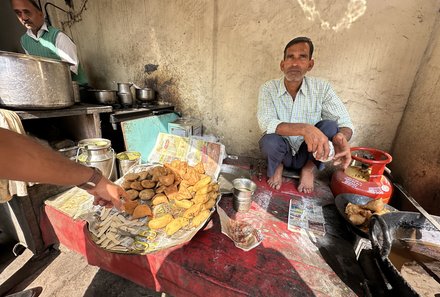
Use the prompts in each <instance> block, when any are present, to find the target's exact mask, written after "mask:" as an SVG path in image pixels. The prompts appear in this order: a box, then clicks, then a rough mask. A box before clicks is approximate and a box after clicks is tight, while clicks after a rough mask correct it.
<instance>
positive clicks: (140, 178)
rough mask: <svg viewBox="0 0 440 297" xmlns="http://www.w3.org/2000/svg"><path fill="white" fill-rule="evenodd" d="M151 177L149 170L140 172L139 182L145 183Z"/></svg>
mask: <svg viewBox="0 0 440 297" xmlns="http://www.w3.org/2000/svg"><path fill="white" fill-rule="evenodd" d="M149 175H150V173H149V172H148V171H147V170H145V171H141V172H139V177H138V181H143V180H145V179H147V178H148V176H149Z"/></svg>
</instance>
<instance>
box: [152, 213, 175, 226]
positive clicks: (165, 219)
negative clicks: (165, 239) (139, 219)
mask: <svg viewBox="0 0 440 297" xmlns="http://www.w3.org/2000/svg"><path fill="white" fill-rule="evenodd" d="M172 220H173V216H172V215H171V214H169V213H167V214H165V215H163V216H161V217H158V218H154V219H152V220H150V221H149V222H148V227H150V228H151V229H160V228H164V227H165V226H166V225H168V224H169V223H170V222H171V221H172Z"/></svg>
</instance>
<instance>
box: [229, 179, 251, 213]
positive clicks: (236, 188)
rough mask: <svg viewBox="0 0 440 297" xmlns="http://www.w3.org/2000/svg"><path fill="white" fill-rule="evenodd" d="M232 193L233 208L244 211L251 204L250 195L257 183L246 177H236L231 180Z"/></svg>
mask: <svg viewBox="0 0 440 297" xmlns="http://www.w3.org/2000/svg"><path fill="white" fill-rule="evenodd" d="M232 186H233V192H232V193H233V194H234V200H233V204H234V209H235V210H236V211H239V212H246V211H248V210H249V208H250V207H251V204H252V195H254V192H255V190H256V189H257V185H256V184H255V183H254V182H253V181H252V180H250V179H248V178H236V179H234V180H233V181H232Z"/></svg>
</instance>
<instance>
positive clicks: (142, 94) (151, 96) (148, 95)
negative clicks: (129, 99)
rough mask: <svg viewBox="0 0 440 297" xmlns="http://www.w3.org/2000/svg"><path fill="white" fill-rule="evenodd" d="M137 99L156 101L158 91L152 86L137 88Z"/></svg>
mask: <svg viewBox="0 0 440 297" xmlns="http://www.w3.org/2000/svg"><path fill="white" fill-rule="evenodd" d="M135 92H136V99H138V100H140V101H144V102H146V101H154V100H155V99H156V93H155V92H154V90H153V89H150V88H142V89H136V91H135Z"/></svg>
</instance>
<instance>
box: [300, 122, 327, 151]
mask: <svg viewBox="0 0 440 297" xmlns="http://www.w3.org/2000/svg"><path fill="white" fill-rule="evenodd" d="M304 129H305V131H304V135H303V137H304V141H305V142H306V144H307V150H308V151H309V152H310V153H315V155H314V156H315V158H316V160H325V159H327V158H328V154H329V153H330V148H329V146H328V138H327V136H325V135H324V133H322V132H321V130H319V129H318V128H316V127H315V126H312V125H307V126H306V127H305V128H304Z"/></svg>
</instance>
